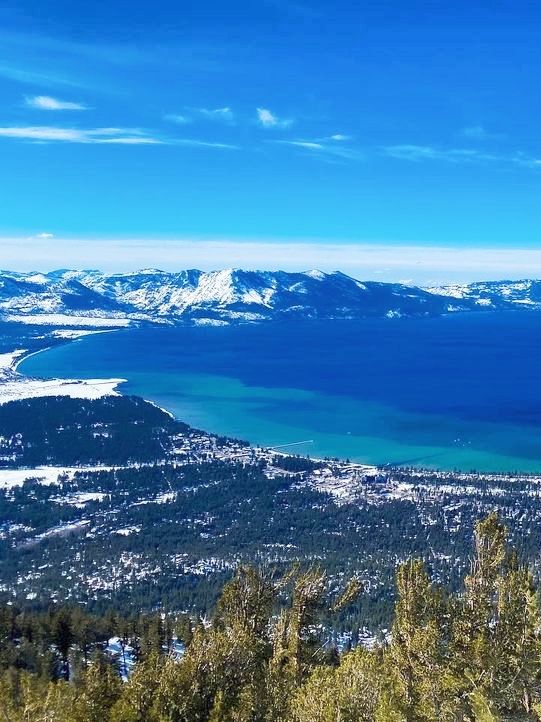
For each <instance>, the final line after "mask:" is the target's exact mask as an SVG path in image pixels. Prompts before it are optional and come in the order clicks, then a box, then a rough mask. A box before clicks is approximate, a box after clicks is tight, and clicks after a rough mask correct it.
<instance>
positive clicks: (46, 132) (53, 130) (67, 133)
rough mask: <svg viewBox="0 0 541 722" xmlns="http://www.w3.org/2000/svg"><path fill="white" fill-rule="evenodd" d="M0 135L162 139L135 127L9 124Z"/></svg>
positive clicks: (132, 141) (137, 141)
mask: <svg viewBox="0 0 541 722" xmlns="http://www.w3.org/2000/svg"><path fill="white" fill-rule="evenodd" d="M0 137H2V138H12V139H15V140H28V141H34V142H63V143H105V144H112V143H118V144H120V145H157V144H161V143H163V142H164V141H162V140H159V139H158V138H153V137H151V136H148V135H146V134H145V133H144V132H143V131H141V130H139V129H137V128H135V129H132V128H86V129H81V128H59V127H55V126H47V125H42V126H11V127H5V128H0Z"/></svg>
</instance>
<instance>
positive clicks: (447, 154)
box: [383, 144, 499, 163]
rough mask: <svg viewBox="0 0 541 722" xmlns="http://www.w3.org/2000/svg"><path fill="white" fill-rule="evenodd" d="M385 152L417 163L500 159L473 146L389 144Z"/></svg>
mask: <svg viewBox="0 0 541 722" xmlns="http://www.w3.org/2000/svg"><path fill="white" fill-rule="evenodd" d="M383 153H384V154H385V155H388V156H390V157H391V158H397V159H398V160H409V161H413V162H416V163H419V162H421V161H426V160H441V161H446V162H449V163H472V162H479V161H494V160H499V157H498V156H497V155H494V154H492V153H485V152H484V151H479V150H476V149H473V148H435V147H433V146H430V145H411V144H404V145H389V146H385V147H384V148H383Z"/></svg>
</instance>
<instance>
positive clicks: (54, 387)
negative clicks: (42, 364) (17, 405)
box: [0, 376, 125, 404]
mask: <svg viewBox="0 0 541 722" xmlns="http://www.w3.org/2000/svg"><path fill="white" fill-rule="evenodd" d="M124 382H125V379H87V380H85V381H77V380H68V379H56V380H51V381H42V380H40V379H27V378H25V377H24V376H20V377H19V378H12V379H7V380H5V381H0V404H6V403H7V402H8V401H17V400H20V399H32V398H41V397H44V396H69V397H71V398H72V399H101V398H102V397H103V396H118V395H119V394H118V391H117V390H116V389H117V386H119V384H122V383H124Z"/></svg>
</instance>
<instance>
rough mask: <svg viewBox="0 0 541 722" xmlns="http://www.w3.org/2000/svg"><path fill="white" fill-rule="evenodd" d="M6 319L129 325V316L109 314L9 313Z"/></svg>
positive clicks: (48, 323) (43, 323)
mask: <svg viewBox="0 0 541 722" xmlns="http://www.w3.org/2000/svg"><path fill="white" fill-rule="evenodd" d="M3 320H4V321H10V322H11V323H25V324H32V325H38V326H85V327H87V328H88V327H89V326H92V327H93V328H94V327H95V328H121V327H125V326H129V325H130V324H131V322H132V321H131V319H129V318H111V317H109V316H90V315H89V316H75V315H73V316H72V315H68V314H64V313H39V314H38V313H36V314H30V313H29V314H26V313H25V314H7V315H6V316H4V317H3Z"/></svg>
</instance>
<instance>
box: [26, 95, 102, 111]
mask: <svg viewBox="0 0 541 722" xmlns="http://www.w3.org/2000/svg"><path fill="white" fill-rule="evenodd" d="M25 102H26V105H27V106H28V107H29V108H36V109H37V110H88V107H87V106H86V105H84V104H83V103H73V102H72V101H68V100H59V99H58V98H53V97H51V96H50V95H30V96H29V95H27V96H26V97H25Z"/></svg>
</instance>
